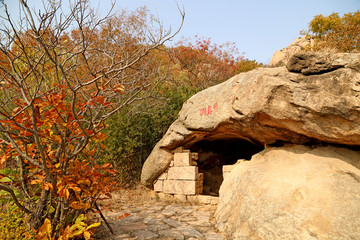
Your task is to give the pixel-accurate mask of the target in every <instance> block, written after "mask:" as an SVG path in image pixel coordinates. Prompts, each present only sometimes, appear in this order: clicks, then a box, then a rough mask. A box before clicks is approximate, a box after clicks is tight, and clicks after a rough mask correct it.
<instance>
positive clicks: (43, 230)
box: [36, 218, 51, 240]
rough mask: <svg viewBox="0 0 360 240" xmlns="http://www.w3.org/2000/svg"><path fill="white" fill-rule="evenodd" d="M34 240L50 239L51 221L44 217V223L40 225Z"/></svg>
mask: <svg viewBox="0 0 360 240" xmlns="http://www.w3.org/2000/svg"><path fill="white" fill-rule="evenodd" d="M36 240H51V222H50V220H49V219H47V218H46V219H45V221H44V224H43V225H42V226H41V227H40V229H39V231H38V234H37V236H36Z"/></svg>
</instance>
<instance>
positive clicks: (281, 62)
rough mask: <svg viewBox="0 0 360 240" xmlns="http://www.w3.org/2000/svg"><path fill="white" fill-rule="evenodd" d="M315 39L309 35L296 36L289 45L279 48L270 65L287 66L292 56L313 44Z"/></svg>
mask: <svg viewBox="0 0 360 240" xmlns="http://www.w3.org/2000/svg"><path fill="white" fill-rule="evenodd" d="M312 44H313V40H311V38H309V37H306V36H304V37H299V38H296V39H295V40H294V41H293V42H292V43H290V45H289V46H287V47H286V48H283V49H281V50H278V51H276V52H275V53H274V55H273V57H272V58H271V60H270V63H269V65H270V66H286V64H287V63H288V61H289V60H290V58H291V56H292V55H294V54H295V53H298V52H300V51H301V50H303V49H304V48H305V47H306V46H307V45H312Z"/></svg>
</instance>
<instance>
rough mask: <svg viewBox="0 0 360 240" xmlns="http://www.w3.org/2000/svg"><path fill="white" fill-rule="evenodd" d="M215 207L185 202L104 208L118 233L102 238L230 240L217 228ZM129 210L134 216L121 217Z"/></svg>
mask: <svg viewBox="0 0 360 240" xmlns="http://www.w3.org/2000/svg"><path fill="white" fill-rule="evenodd" d="M215 209H216V206H214V205H185V204H183V203H171V204H169V203H164V202H150V203H144V204H141V203H140V204H139V203H137V204H136V203H134V204H124V205H122V206H120V207H119V209H117V210H116V211H112V212H110V211H103V213H104V215H105V216H106V218H107V219H108V221H109V222H110V223H111V226H112V228H113V230H114V231H115V234H114V235H111V234H110V233H107V234H106V235H107V236H103V237H102V238H100V239H112V240H120V239H121V240H125V239H139V240H141V239H163V240H165V239H166V240H167V239H168V240H170V239H180V240H182V239H189V240H190V239H192V240H194V239H204V240H226V238H225V237H224V236H222V235H221V234H219V233H218V232H217V231H216V229H215V227H214V225H215V222H214V218H213V214H214V212H215ZM126 213H129V214H130V215H129V216H128V217H125V218H119V217H120V216H121V215H123V214H126Z"/></svg>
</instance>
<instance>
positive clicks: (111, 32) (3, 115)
mask: <svg viewBox="0 0 360 240" xmlns="http://www.w3.org/2000/svg"><path fill="white" fill-rule="evenodd" d="M19 5H20V10H21V14H20V16H22V19H19V21H16V20H14V19H12V18H11V16H10V14H9V12H8V9H7V6H6V4H4V5H3V8H4V12H5V16H3V22H2V25H0V31H1V33H0V34H1V35H0V38H1V42H0V84H1V86H0V88H1V89H0V144H1V151H2V155H1V159H0V169H1V170H0V195H1V196H2V197H8V198H9V199H10V200H11V201H12V202H13V203H14V204H16V206H17V207H18V208H19V209H20V210H22V211H23V212H25V213H26V214H27V215H28V216H29V223H30V224H31V226H32V227H33V228H34V229H36V230H38V231H37V234H38V235H37V236H38V237H37V239H52V238H55V237H56V238H59V239H70V238H73V237H77V236H82V237H84V238H85V239H89V238H90V235H91V233H92V230H93V229H94V227H96V226H97V224H92V225H87V223H86V220H87V216H86V214H87V213H88V212H89V211H90V210H93V209H97V210H98V211H99V209H98V207H97V204H96V201H97V200H99V199H101V198H103V197H105V196H109V194H110V192H111V190H112V188H113V186H114V183H113V182H112V180H111V176H112V175H113V174H114V173H115V171H114V169H113V168H112V166H111V164H109V163H106V164H103V165H98V164H97V161H96V159H95V158H96V157H95V154H96V151H97V150H96V149H95V148H94V146H98V147H101V146H103V145H102V144H101V142H102V141H103V140H104V139H105V138H106V136H105V135H104V134H103V133H102V130H103V129H104V128H105V127H106V124H105V120H106V119H108V118H109V117H111V116H112V115H113V114H115V113H116V112H118V111H119V110H120V109H122V108H124V107H125V106H128V105H130V104H132V103H134V102H136V101H137V100H140V99H145V98H150V97H151V96H152V93H153V91H154V89H155V87H156V86H157V84H158V83H159V81H161V80H162V79H163V77H162V76H161V74H162V73H163V72H162V71H160V66H158V65H157V62H156V61H145V60H144V59H146V60H148V56H149V55H151V54H153V52H154V51H156V50H157V49H161V48H162V45H163V44H164V43H165V42H166V41H168V40H170V39H171V38H172V37H173V36H174V35H175V34H176V33H177V32H178V31H177V32H175V33H170V32H169V31H164V28H163V26H162V25H161V22H160V21H158V20H157V19H155V18H153V17H152V16H151V15H150V14H149V12H148V11H147V10H146V9H144V8H142V9H139V10H137V11H135V12H133V13H128V12H125V11H123V12H120V13H116V14H113V15H112V14H111V12H110V13H109V14H107V15H106V16H105V17H102V18H100V17H98V16H96V14H95V13H94V12H93V11H92V10H91V6H90V5H89V1H87V0H76V1H73V2H71V3H70V10H68V11H64V10H63V9H62V7H61V6H62V2H61V1H52V0H47V1H45V4H44V9H40V10H39V9H38V10H32V9H31V8H30V7H29V6H28V5H27V1H26V0H20V1H19ZM181 17H182V20H183V18H184V14H183V13H182V12H181ZM181 22H182V21H181Z"/></svg>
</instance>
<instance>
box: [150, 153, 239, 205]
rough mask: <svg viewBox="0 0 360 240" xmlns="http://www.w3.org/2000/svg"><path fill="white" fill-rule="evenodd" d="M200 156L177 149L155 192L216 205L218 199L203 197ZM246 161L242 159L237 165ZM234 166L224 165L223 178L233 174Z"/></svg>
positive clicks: (155, 186)
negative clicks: (198, 163)
mask: <svg viewBox="0 0 360 240" xmlns="http://www.w3.org/2000/svg"><path fill="white" fill-rule="evenodd" d="M197 160H198V154H197V153H195V152H190V151H189V150H183V148H177V149H176V150H175V151H174V159H173V161H172V162H171V163H170V166H169V168H168V169H167V170H166V171H165V172H164V173H162V174H161V175H160V176H159V177H158V179H157V180H156V181H155V183H154V190H155V192H157V193H158V194H159V196H160V197H161V196H164V197H165V196H173V197H174V198H176V199H178V200H180V201H183V202H192V203H203V204H213V205H216V204H217V203H218V201H219V198H218V197H215V196H210V195H201V194H202V193H203V186H204V184H203V183H204V174H203V173H199V169H198V167H197ZM242 161H244V160H243V159H240V160H239V161H238V162H237V163H240V162H242ZM235 165H236V164H234V165H223V166H222V172H223V178H224V179H225V177H226V176H227V175H228V174H229V173H230V172H231V170H232V169H233V168H234V167H235Z"/></svg>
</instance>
